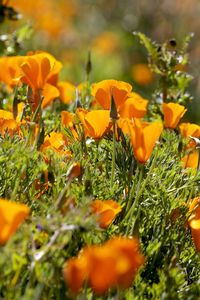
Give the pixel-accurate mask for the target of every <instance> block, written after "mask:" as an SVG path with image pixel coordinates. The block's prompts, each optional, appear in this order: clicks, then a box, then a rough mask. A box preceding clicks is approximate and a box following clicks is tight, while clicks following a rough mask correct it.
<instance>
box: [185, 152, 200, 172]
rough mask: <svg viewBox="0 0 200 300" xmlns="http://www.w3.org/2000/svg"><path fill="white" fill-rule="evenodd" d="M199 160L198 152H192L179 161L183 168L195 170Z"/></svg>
mask: <svg viewBox="0 0 200 300" xmlns="http://www.w3.org/2000/svg"><path fill="white" fill-rule="evenodd" d="M198 160H199V151H197V150H196V151H192V152H191V153H189V154H187V155H185V156H184V157H183V158H182V159H181V161H182V163H183V168H185V169H186V168H191V169H197V166H198Z"/></svg>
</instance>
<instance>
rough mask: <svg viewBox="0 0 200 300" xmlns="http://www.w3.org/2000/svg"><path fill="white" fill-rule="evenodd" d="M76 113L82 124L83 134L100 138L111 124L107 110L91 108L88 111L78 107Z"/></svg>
mask: <svg viewBox="0 0 200 300" xmlns="http://www.w3.org/2000/svg"><path fill="white" fill-rule="evenodd" d="M76 113H77V115H78V117H79V119H80V121H81V123H82V124H83V127H84V132H85V136H89V137H91V138H94V139H100V138H101V137H102V136H103V135H105V134H106V133H107V132H108V131H109V130H110V128H111V126H112V123H111V121H110V111H109V110H93V111H89V112H88V111H86V110H84V109H81V108H79V109H77V111H76Z"/></svg>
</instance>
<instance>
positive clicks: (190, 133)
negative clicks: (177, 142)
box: [179, 123, 200, 148]
mask: <svg viewBox="0 0 200 300" xmlns="http://www.w3.org/2000/svg"><path fill="white" fill-rule="evenodd" d="M179 130H180V132H181V134H182V136H183V137H185V138H190V137H195V138H200V126H199V125H197V124H193V123H182V124H180V126H179ZM195 146H196V144H195V142H194V141H193V140H190V142H189V143H188V145H187V148H194V147H195Z"/></svg>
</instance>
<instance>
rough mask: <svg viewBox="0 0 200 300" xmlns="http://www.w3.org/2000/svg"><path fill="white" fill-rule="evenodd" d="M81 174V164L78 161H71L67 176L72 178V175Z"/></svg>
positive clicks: (77, 175)
mask: <svg viewBox="0 0 200 300" xmlns="http://www.w3.org/2000/svg"><path fill="white" fill-rule="evenodd" d="M80 175H81V164H80V163H79V162H75V163H73V165H72V166H71V168H70V170H69V173H68V178H69V179H73V178H74V177H79V176H80Z"/></svg>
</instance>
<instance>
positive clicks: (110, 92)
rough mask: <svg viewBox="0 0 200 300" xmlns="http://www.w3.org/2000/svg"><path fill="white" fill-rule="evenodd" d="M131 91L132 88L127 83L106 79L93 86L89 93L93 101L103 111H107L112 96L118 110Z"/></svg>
mask: <svg viewBox="0 0 200 300" xmlns="http://www.w3.org/2000/svg"><path fill="white" fill-rule="evenodd" d="M131 90H132V86H131V85H130V84H129V83H127V82H124V81H117V80H113V79H108V80H103V81H100V82H98V83H95V84H93V85H92V91H91V93H92V95H93V96H94V101H96V102H98V103H99V104H100V105H101V106H102V107H103V108H104V109H107V110H109V109H110V106H111V97H112V96H113V97H114V100H115V105H116V107H117V108H118V107H119V106H121V105H122V104H123V103H124V102H125V100H126V99H127V96H128V94H129V93H130V92H131Z"/></svg>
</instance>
